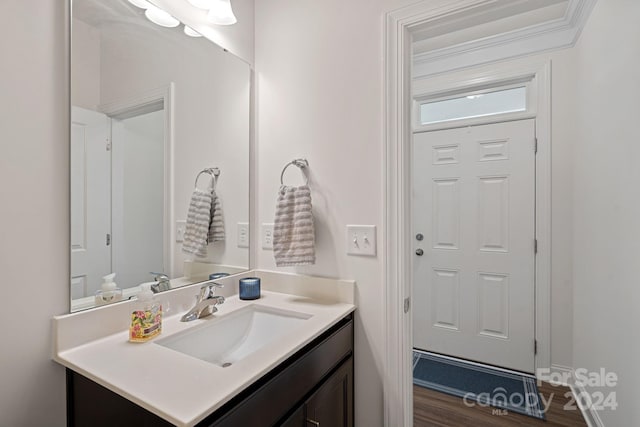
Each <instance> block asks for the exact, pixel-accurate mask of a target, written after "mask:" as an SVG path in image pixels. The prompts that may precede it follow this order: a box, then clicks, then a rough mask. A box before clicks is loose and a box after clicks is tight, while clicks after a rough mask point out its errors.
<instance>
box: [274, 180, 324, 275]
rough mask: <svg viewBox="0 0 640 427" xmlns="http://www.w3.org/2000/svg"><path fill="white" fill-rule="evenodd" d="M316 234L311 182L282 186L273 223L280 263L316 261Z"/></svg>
mask: <svg viewBox="0 0 640 427" xmlns="http://www.w3.org/2000/svg"><path fill="white" fill-rule="evenodd" d="M314 241H315V235H314V230H313V215H312V213H311V190H310V189H309V186H308V185H303V186H300V187H287V186H284V185H283V186H282V187H281V188H280V193H279V195H278V201H277V204H276V217H275V223H274V226H273V255H274V257H275V259H276V265H277V266H278V267H284V266H292V265H309V264H315V262H316V252H315V246H314V244H315V242H314Z"/></svg>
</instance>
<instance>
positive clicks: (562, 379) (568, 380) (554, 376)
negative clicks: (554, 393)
mask: <svg viewBox="0 0 640 427" xmlns="http://www.w3.org/2000/svg"><path fill="white" fill-rule="evenodd" d="M543 380H544V378H543ZM547 381H548V382H549V383H551V384H552V385H562V386H565V387H571V385H572V384H573V381H574V375H573V368H572V367H571V366H564V365H551V369H550V379H548V380H547Z"/></svg>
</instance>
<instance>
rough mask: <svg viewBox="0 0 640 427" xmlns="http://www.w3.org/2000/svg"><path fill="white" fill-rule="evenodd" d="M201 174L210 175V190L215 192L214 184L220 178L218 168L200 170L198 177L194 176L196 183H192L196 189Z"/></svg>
mask: <svg viewBox="0 0 640 427" xmlns="http://www.w3.org/2000/svg"><path fill="white" fill-rule="evenodd" d="M203 173H206V174H209V175H211V180H212V181H213V187H212V189H213V190H215V189H216V184H217V183H218V180H217V178H218V177H219V176H220V168H207V169H202V170H201V171H200V172H198V175H196V182H195V183H194V186H195V188H196V189H197V188H198V179H199V178H200V175H202V174H203Z"/></svg>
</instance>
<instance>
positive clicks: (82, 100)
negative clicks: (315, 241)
mask: <svg viewBox="0 0 640 427" xmlns="http://www.w3.org/2000/svg"><path fill="white" fill-rule="evenodd" d="M195 35H197V34H195ZM250 75H251V70H250V67H249V65H248V64H247V63H245V62H244V61H242V60H241V59H239V58H237V57H235V56H233V55H232V54H230V53H228V52H226V51H225V50H223V49H222V48H220V47H219V46H217V45H216V44H214V43H212V42H211V41H209V40H207V39H205V38H204V37H191V36H189V35H187V34H185V31H184V26H183V25H179V26H177V27H173V28H168V27H163V26H159V25H156V24H154V23H152V22H151V21H149V20H148V19H147V18H146V17H145V10H144V9H140V8H138V7H136V6H134V5H133V4H131V3H130V2H129V1H128V0H73V1H72V30H71V141H70V144H71V280H70V286H71V292H70V293H71V311H77V310H80V309H85V308H90V307H93V306H95V305H96V304H103V303H108V302H113V301H115V300H119V299H120V296H119V294H118V293H113V292H108V293H106V294H101V292H103V290H104V289H110V288H109V285H108V286H105V287H104V289H103V283H105V282H107V283H108V282H110V279H109V276H110V275H111V274H113V273H115V277H114V278H113V281H114V282H115V283H117V287H118V288H120V289H122V290H123V292H122V299H128V298H130V297H131V296H133V295H135V294H136V293H137V292H138V291H139V289H140V285H141V284H143V283H149V282H151V285H150V286H152V289H153V290H154V291H162V290H166V289H168V288H173V287H176V286H181V285H185V284H191V283H195V282H199V281H203V280H207V279H208V278H209V277H210V275H212V274H234V273H238V272H241V271H244V270H246V269H247V268H248V266H249V249H248V247H249V241H248V239H249V232H248V221H249V135H250V132H249V126H250V120H249V114H250V105H249V103H250V81H251V79H250ZM196 188H197V189H198V195H199V196H202V195H204V196H203V197H204V201H203V202H198V203H203V204H202V205H201V204H198V206H197V208H198V209H196V208H195V206H192V205H193V203H192V202H193V200H194V192H195V189H196ZM199 200H200V199H199ZM214 205H215V206H216V209H215V210H214V209H212V208H211V209H209V208H208V206H214ZM190 206H191V207H190ZM190 209H192V211H193V213H198V215H195V216H193V215H190V214H189V210H190ZM205 210H206V212H207V213H206V215H205V214H204V212H205ZM188 218H189V220H188ZM192 218H196V219H197V220H196V221H191V220H190V219H192ZM194 223H195V226H194ZM205 226H207V227H209V226H210V229H209V230H208V232H207V230H206V229H205V228H203V227H205ZM203 230H205V231H204V234H205V236H204V237H203V235H202V234H203ZM194 233H195V235H194ZM202 238H204V239H206V241H205V244H204V245H203V244H202V240H201V239H202ZM185 240H186V241H185ZM194 242H196V243H195V244H196V246H197V245H200V247H201V249H200V250H198V251H194V250H193V244H194ZM187 246H188V247H191V251H190V252H188V251H187V253H185V249H184V248H185V247H187ZM202 246H204V247H203V248H202ZM187 249H188V248H187ZM193 252H197V253H193ZM163 275H164V276H166V278H165V277H163ZM105 276H106V277H107V279H104V278H105ZM167 278H168V279H169V282H167V281H166V279H167ZM96 294H97V296H96ZM103 297H104V298H103Z"/></svg>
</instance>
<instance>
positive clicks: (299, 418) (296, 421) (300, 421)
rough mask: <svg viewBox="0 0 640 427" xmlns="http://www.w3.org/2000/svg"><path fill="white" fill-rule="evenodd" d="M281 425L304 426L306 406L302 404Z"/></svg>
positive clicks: (287, 426) (284, 426) (282, 426)
mask: <svg viewBox="0 0 640 427" xmlns="http://www.w3.org/2000/svg"><path fill="white" fill-rule="evenodd" d="M280 427H304V408H303V407H302V406H300V408H299V409H298V410H297V411H296V412H294V413H293V414H292V415H291V416H290V417H289V418H287V420H286V421H285V422H284V423H282V424H280Z"/></svg>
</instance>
